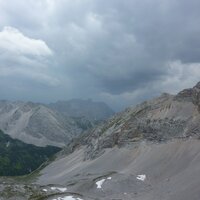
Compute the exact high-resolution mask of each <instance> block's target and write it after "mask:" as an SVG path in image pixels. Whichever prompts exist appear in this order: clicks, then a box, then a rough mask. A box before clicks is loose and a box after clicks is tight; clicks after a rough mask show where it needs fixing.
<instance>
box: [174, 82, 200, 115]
mask: <svg viewBox="0 0 200 200" xmlns="http://www.w3.org/2000/svg"><path fill="white" fill-rule="evenodd" d="M175 99H176V100H179V101H190V102H192V103H194V104H195V105H197V106H198V109H199V111H200V82H198V83H197V84H196V85H195V86H194V87H193V88H189V89H185V90H183V91H181V92H179V93H178V94H177V95H176V97H175Z"/></svg>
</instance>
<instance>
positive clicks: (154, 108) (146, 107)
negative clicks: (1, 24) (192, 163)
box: [76, 83, 200, 159]
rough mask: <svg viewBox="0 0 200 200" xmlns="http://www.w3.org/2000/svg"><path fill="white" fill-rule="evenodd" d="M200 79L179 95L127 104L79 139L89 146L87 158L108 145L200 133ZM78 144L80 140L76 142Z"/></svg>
mask: <svg viewBox="0 0 200 200" xmlns="http://www.w3.org/2000/svg"><path fill="white" fill-rule="evenodd" d="M199 111H200V83H198V84H197V85H196V86H194V87H193V88H191V89H185V90H183V91H181V92H179V93H178V94H177V95H170V94H166V93H164V94H162V95H161V96H160V97H158V98H155V99H153V100H150V101H146V102H143V103H141V104H139V105H137V106H135V107H130V108H127V109H126V110H125V111H124V112H121V113H119V114H116V115H115V116H114V117H113V118H111V119H110V120H108V121H107V122H106V123H104V124H101V125H99V126H97V127H96V128H94V129H93V130H92V131H91V132H90V133H88V135H86V136H85V137H84V138H82V139H81V140H80V141H78V143H81V144H85V145H87V146H88V148H87V151H86V153H85V156H86V159H91V158H96V157H98V156H99V155H101V154H102V152H104V149H106V148H112V147H114V146H116V145H117V146H119V147H121V146H124V145H128V144H132V143H134V142H137V141H143V140H146V141H153V142H162V141H168V140H172V139H174V138H189V137H194V138H199V137H200V123H199V122H200V112H199ZM76 145H77V144H76Z"/></svg>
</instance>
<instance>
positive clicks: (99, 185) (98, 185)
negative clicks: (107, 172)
mask: <svg viewBox="0 0 200 200" xmlns="http://www.w3.org/2000/svg"><path fill="white" fill-rule="evenodd" d="M111 179H112V177H108V178H107V180H111ZM105 181H106V179H102V180H100V181H97V182H96V185H97V188H98V189H101V188H102V185H103V183H104V182H105Z"/></svg>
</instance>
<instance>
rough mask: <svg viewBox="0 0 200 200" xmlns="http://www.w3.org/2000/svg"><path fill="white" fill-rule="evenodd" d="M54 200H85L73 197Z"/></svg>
mask: <svg viewBox="0 0 200 200" xmlns="http://www.w3.org/2000/svg"><path fill="white" fill-rule="evenodd" d="M53 200H83V199H81V198H75V197H73V196H66V197H58V198H57V199H53Z"/></svg>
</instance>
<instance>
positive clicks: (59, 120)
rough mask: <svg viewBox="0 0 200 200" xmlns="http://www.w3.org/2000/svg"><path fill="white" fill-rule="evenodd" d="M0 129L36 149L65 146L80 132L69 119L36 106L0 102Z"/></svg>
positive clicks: (43, 107)
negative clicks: (32, 145)
mask: <svg viewBox="0 0 200 200" xmlns="http://www.w3.org/2000/svg"><path fill="white" fill-rule="evenodd" d="M0 129H1V130H3V131H4V132H5V133H6V134H8V135H10V136H11V137H12V138H17V139H19V140H21V141H23V142H25V143H30V144H35V145H37V146H46V145H54V146H64V145H65V144H66V143H67V142H68V141H69V140H71V139H72V138H73V137H76V136H77V135H78V134H80V133H81V132H82V129H81V128H80V127H78V126H77V123H76V122H75V121H74V120H73V119H71V118H70V117H67V116H63V115H62V114H60V113H58V112H56V111H54V110H52V109H50V108H48V107H46V106H44V105H42V104H38V103H32V102H10V101H0Z"/></svg>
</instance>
